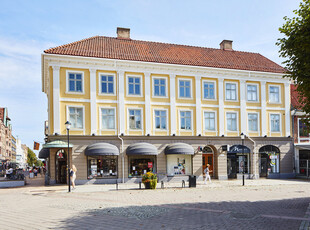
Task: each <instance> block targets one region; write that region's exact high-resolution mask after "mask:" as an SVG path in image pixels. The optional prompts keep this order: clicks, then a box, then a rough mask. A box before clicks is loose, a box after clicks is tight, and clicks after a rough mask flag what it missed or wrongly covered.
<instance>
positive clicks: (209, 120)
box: [204, 112, 215, 131]
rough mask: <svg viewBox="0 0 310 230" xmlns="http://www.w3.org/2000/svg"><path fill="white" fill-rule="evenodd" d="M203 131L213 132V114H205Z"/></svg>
mask: <svg viewBox="0 0 310 230" xmlns="http://www.w3.org/2000/svg"><path fill="white" fill-rule="evenodd" d="M204 115H205V130H207V131H215V112H205V113H204Z"/></svg>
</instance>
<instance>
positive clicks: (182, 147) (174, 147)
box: [165, 143, 195, 155]
mask: <svg viewBox="0 0 310 230" xmlns="http://www.w3.org/2000/svg"><path fill="white" fill-rule="evenodd" d="M194 152H195V151H194V148H193V147H192V146H190V145H189V144H185V143H173V144H169V145H167V147H166V148H165V154H166V155H168V154H186V155H194Z"/></svg>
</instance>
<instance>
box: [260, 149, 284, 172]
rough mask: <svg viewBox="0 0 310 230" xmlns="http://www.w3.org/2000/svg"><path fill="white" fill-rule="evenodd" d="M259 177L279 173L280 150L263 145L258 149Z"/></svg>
mask: <svg viewBox="0 0 310 230" xmlns="http://www.w3.org/2000/svg"><path fill="white" fill-rule="evenodd" d="M259 156H260V159H259V176H260V177H269V176H272V174H279V173H280V150H279V148H277V147H276V146H273V145H265V146H263V147H261V148H260V149H259Z"/></svg>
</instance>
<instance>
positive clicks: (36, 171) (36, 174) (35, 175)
mask: <svg viewBox="0 0 310 230" xmlns="http://www.w3.org/2000/svg"><path fill="white" fill-rule="evenodd" d="M33 173H34V177H37V176H38V170H37V169H36V168H33Z"/></svg>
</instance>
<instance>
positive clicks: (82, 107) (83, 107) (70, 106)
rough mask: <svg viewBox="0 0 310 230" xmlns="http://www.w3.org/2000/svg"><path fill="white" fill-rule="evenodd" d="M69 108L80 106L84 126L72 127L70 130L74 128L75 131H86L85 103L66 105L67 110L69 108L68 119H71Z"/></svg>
mask: <svg viewBox="0 0 310 230" xmlns="http://www.w3.org/2000/svg"><path fill="white" fill-rule="evenodd" d="M69 108H79V109H82V111H83V119H82V120H83V128H82V129H77V128H73V127H71V128H70V130H74V131H83V132H84V133H85V106H84V105H67V106H66V110H67V121H70V112H69Z"/></svg>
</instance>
